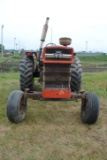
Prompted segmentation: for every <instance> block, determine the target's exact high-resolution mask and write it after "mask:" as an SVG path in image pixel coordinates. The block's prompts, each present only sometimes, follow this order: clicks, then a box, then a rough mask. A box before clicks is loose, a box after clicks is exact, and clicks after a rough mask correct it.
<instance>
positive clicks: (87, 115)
mask: <svg viewBox="0 0 107 160" xmlns="http://www.w3.org/2000/svg"><path fill="white" fill-rule="evenodd" d="M98 115H99V100H98V97H97V96H96V95H95V94H94V93H86V94H85V95H84V98H83V99H82V105H81V119H82V121H83V122H84V123H87V124H94V123H95V122H96V121H97V118H98Z"/></svg>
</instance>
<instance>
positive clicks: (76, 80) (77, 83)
mask: <svg viewBox="0 0 107 160" xmlns="http://www.w3.org/2000/svg"><path fill="white" fill-rule="evenodd" d="M81 83H82V65H81V62H80V60H79V59H78V58H77V57H75V58H74V63H73V64H71V83H70V88H71V91H72V92H77V93H78V92H79V91H80V89H81Z"/></svg>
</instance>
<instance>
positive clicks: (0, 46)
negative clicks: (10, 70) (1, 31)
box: [0, 44, 5, 52]
mask: <svg viewBox="0 0 107 160" xmlns="http://www.w3.org/2000/svg"><path fill="white" fill-rule="evenodd" d="M2 47H3V50H4V49H5V47H4V45H2V44H0V52H1V51H2Z"/></svg>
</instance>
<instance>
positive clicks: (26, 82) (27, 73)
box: [20, 56, 34, 91]
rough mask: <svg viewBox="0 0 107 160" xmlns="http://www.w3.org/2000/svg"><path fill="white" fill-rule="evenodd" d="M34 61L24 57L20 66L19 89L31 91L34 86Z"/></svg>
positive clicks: (31, 58)
mask: <svg viewBox="0 0 107 160" xmlns="http://www.w3.org/2000/svg"><path fill="white" fill-rule="evenodd" d="M33 74H34V61H33V57H32V56H31V57H30V56H29V57H26V58H25V59H24V60H23V61H22V62H21V64H20V89H21V90H22V91H25V89H26V88H29V89H30V90H33V86H34V77H33Z"/></svg>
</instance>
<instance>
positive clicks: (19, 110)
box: [7, 90, 27, 123]
mask: <svg viewBox="0 0 107 160" xmlns="http://www.w3.org/2000/svg"><path fill="white" fill-rule="evenodd" d="M26 110H27V100H26V98H25V97H24V94H23V92H22V91H18V90H16V91H13V92H12V93H11V94H10V95H9V98H8V101H7V117H8V119H9V120H10V121H11V122H13V123H19V122H22V121H23V120H24V119H25V116H26Z"/></svg>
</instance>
